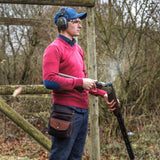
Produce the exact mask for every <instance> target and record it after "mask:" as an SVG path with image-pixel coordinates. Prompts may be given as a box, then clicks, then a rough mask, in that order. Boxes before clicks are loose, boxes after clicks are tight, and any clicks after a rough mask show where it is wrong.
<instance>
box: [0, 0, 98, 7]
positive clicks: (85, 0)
mask: <svg viewBox="0 0 160 160" xmlns="http://www.w3.org/2000/svg"><path fill="white" fill-rule="evenodd" d="M0 3H11V4H37V5H56V6H59V5H60V6H84V7H93V6H94V5H95V0H0Z"/></svg>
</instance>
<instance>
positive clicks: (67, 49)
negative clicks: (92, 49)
mask: <svg viewBox="0 0 160 160" xmlns="http://www.w3.org/2000/svg"><path fill="white" fill-rule="evenodd" d="M60 37H62V38H63V36H60ZM60 37H57V38H56V40H54V41H53V43H51V44H50V45H49V46H48V47H47V48H46V49H45V51H44V57H43V83H44V86H45V87H46V88H47V89H51V90H53V92H52V93H53V103H55V104H60V105H67V106H74V107H78V108H84V109H88V94H89V92H90V93H91V94H93V95H95V96H98V95H100V96H103V95H104V94H105V93H106V92H105V91H102V90H100V89H92V90H90V91H87V90H83V92H79V91H78V90H76V89H75V88H76V87H82V85H83V78H87V73H86V69H85V63H84V53H83V50H82V48H81V47H80V46H79V45H77V44H76V43H73V45H70V44H69V43H67V41H66V40H65V39H66V37H64V38H63V39H62V38H60ZM58 73H63V74H67V75H71V76H74V77H77V78H64V77H61V76H59V75H58Z"/></svg>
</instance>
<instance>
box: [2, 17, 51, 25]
mask: <svg viewBox="0 0 160 160" xmlns="http://www.w3.org/2000/svg"><path fill="white" fill-rule="evenodd" d="M50 22H51V21H50V20H49V19H48V20H46V19H45V20H44V19H22V18H8V17H0V25H24V26H36V25H37V26H39V25H43V24H44V23H50Z"/></svg>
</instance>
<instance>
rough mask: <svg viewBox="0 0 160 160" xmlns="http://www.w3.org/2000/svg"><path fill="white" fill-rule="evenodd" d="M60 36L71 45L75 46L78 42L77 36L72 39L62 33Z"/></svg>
mask: <svg viewBox="0 0 160 160" xmlns="http://www.w3.org/2000/svg"><path fill="white" fill-rule="evenodd" d="M58 38H61V39H63V40H64V41H66V42H67V43H68V44H69V45H70V46H71V47H73V46H74V44H75V43H76V40H75V38H73V39H72V40H70V39H69V38H67V37H65V36H63V35H61V34H59V35H58Z"/></svg>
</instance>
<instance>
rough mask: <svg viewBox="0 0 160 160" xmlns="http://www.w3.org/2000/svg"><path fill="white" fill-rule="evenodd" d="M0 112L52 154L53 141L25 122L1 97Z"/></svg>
mask: <svg viewBox="0 0 160 160" xmlns="http://www.w3.org/2000/svg"><path fill="white" fill-rule="evenodd" d="M0 111H1V112H3V113H4V114H5V115H6V116H7V117H8V118H10V119H11V120H12V121H13V122H14V123H16V124H17V125H18V126H19V127H20V128H22V129H23V130H24V131H25V132H26V133H28V134H29V135H30V136H31V137H33V138H34V139H35V140H36V141H37V142H38V143H39V144H40V145H41V146H42V147H43V148H45V149H46V150H47V151H48V152H50V148H51V140H49V139H48V138H47V137H46V136H45V135H44V134H43V133H41V132H40V131H39V130H38V129H37V128H35V127H34V126H33V125H32V124H30V123H29V122H28V121H27V120H25V119H24V118H23V117H22V116H21V115H20V114H19V113H17V112H16V111H15V110H14V109H13V108H12V107H10V106H9V105H8V104H7V103H5V101H4V100H3V99H2V98H1V97H0Z"/></svg>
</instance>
